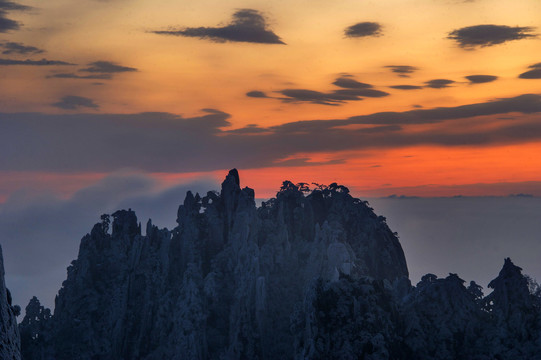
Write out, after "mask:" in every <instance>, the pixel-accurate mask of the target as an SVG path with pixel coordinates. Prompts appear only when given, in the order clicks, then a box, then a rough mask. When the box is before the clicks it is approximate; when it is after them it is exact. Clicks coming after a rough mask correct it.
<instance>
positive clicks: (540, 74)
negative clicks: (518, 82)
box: [518, 63, 541, 79]
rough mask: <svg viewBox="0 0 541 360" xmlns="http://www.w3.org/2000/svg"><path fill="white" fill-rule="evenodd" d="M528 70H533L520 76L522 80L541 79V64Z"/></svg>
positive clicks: (534, 65)
mask: <svg viewBox="0 0 541 360" xmlns="http://www.w3.org/2000/svg"><path fill="white" fill-rule="evenodd" d="M528 68H529V69H532V70H528V71H526V72H523V73H522V74H520V75H519V76H518V77H519V78H520V79H541V63H537V64H533V65H530V66H528Z"/></svg>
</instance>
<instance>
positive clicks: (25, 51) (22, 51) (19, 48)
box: [0, 42, 45, 55]
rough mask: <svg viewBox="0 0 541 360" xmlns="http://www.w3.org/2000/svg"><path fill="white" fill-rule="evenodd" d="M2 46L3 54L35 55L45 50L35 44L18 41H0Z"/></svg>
mask: <svg viewBox="0 0 541 360" xmlns="http://www.w3.org/2000/svg"><path fill="white" fill-rule="evenodd" d="M0 48H3V49H4V50H2V54H4V55H11V54H19V55H35V54H41V53H43V52H45V51H44V50H42V49H38V48H37V47H35V46H28V45H24V44H21V43H18V42H5V43H0Z"/></svg>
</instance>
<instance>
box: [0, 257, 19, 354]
mask: <svg viewBox="0 0 541 360" xmlns="http://www.w3.org/2000/svg"><path fill="white" fill-rule="evenodd" d="M4 275H5V273H4V257H3V254H2V247H0V359H3V360H19V359H21V343H20V338H19V329H18V327H17V320H16V315H18V313H19V312H20V308H18V306H14V305H12V304H11V294H10V293H9V290H8V289H7V288H6V283H5V281H4Z"/></svg>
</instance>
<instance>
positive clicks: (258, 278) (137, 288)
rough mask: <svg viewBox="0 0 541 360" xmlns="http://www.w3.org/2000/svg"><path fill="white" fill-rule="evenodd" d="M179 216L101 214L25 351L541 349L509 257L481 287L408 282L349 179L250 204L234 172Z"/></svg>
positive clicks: (309, 353)
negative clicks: (489, 289) (172, 220)
mask: <svg viewBox="0 0 541 360" xmlns="http://www.w3.org/2000/svg"><path fill="white" fill-rule="evenodd" d="M111 217H112V223H111V219H110V218H111ZM177 224H178V226H176V227H175V228H174V229H172V230H168V229H159V228H157V227H156V226H154V225H153V224H152V221H151V220H149V221H148V222H147V224H146V227H145V228H146V233H145V235H143V234H142V232H141V224H140V223H139V222H138V220H137V217H136V215H135V213H134V212H133V211H132V210H131V209H129V210H120V211H117V212H115V213H114V214H112V215H111V216H108V215H103V216H102V217H101V222H99V223H97V224H96V225H94V227H93V228H92V231H91V232H90V233H89V234H87V235H86V236H85V237H83V239H82V240H81V245H80V248H79V255H78V258H77V260H75V261H73V262H72V264H71V265H70V267H69V268H68V277H67V279H66V281H64V283H63V284H62V288H61V289H60V291H59V293H58V296H57V298H56V301H55V310H54V314H53V315H52V316H51V314H50V312H49V311H48V310H47V309H44V308H43V307H42V306H41V305H40V304H39V301H38V300H37V299H32V300H31V302H30V304H29V306H28V307H27V309H26V311H27V313H26V316H25V318H24V319H23V322H22V323H21V334H22V335H23V344H24V346H25V348H24V349H23V350H24V351H23V353H24V358H25V359H33V360H39V359H42V360H50V359H55V360H63V359H81V360H90V359H100V360H108V359H111V360H112V359H115V360H116V359H146V360H153V359H190V360H192V359H195V360H197V359H223V360H229V359H231V360H233V359H357V358H362V359H374V360H375V359H409V358H416V359H454V358H464V359H470V358H471V359H493V358H494V356H500V358H502V359H516V358H521V356H522V355H525V354H527V355H528V356H527V357H522V358H528V359H536V357H535V356H537V355H535V351H536V350H537V353H539V351H538V350H540V346H539V345H540V341H541V340H540V339H541V331H540V328H541V327H540V326H539V324H540V322H539V316H540V314H541V311H540V304H541V301H539V296H537V295H535V296H534V295H532V294H531V293H530V292H528V287H527V283H526V282H525V281H526V280H525V277H524V276H523V275H522V274H521V273H520V268H517V267H515V266H514V265H512V263H511V262H510V261H509V262H507V261H506V264H505V266H504V269H503V270H502V273H500V276H499V277H498V278H497V279H495V280H494V281H493V283H491V286H493V287H494V292H493V293H492V294H491V295H489V296H488V297H486V298H484V297H483V294H482V292H481V289H480V287H479V286H477V285H476V284H474V283H472V284H470V286H469V287H468V288H466V287H465V286H464V284H463V283H464V282H463V281H462V280H461V279H460V278H459V277H458V276H457V275H454V274H451V275H450V276H449V277H447V278H445V279H438V278H437V277H436V276H434V275H430V274H429V275H426V276H425V277H424V278H423V279H422V281H421V282H420V283H419V284H417V286H416V287H412V286H411V284H410V282H409V280H408V270H407V266H406V261H405V258H404V254H403V252H402V248H401V246H400V244H399V242H398V239H397V237H396V235H395V234H393V233H392V232H391V230H390V229H389V227H388V226H387V224H386V222H385V218H384V217H382V216H377V215H376V214H374V212H373V211H372V209H371V208H370V207H369V206H368V203H367V202H364V201H362V200H359V199H355V198H353V197H352V196H351V195H350V194H349V191H348V189H347V188H346V187H344V186H340V185H337V184H331V185H329V186H321V185H316V187H315V188H314V189H309V188H308V186H307V185H306V184H293V183H291V182H289V181H286V182H284V183H283V185H282V187H281V189H280V191H279V192H278V193H277V195H276V197H275V198H273V199H270V200H269V201H266V202H264V203H262V205H261V206H260V207H256V205H255V199H254V191H253V190H252V189H250V188H247V187H245V188H241V186H240V179H239V174H238V172H237V171H236V170H231V171H230V172H229V174H228V175H227V177H226V178H225V180H224V182H223V183H222V187H221V190H220V192H215V191H210V192H208V193H207V194H205V195H203V196H201V195H199V194H193V193H191V192H188V193H187V195H186V198H185V199H184V202H183V204H182V205H180V206H179V209H178V213H177ZM517 269H518V270H517ZM525 289H526V290H525ZM501 329H505V331H504V330H501ZM506 337H509V338H512V340H509V339H507V338H506ZM513 347H514V348H523V349H524V350H520V351H521V352H517V351H514V352H513ZM517 354H518V355H517ZM517 356H518V357H517Z"/></svg>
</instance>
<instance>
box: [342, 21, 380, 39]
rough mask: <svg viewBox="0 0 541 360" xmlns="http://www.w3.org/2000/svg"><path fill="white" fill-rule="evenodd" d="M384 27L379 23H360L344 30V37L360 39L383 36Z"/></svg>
mask: <svg viewBox="0 0 541 360" xmlns="http://www.w3.org/2000/svg"><path fill="white" fill-rule="evenodd" d="M381 30H382V26H381V25H380V24H379V23H377V22H369V21H366V22H360V23H357V24H355V25H351V26H349V27H347V28H346V29H345V30H344V35H345V36H346V37H348V38H358V37H367V36H381V35H382V32H381Z"/></svg>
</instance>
